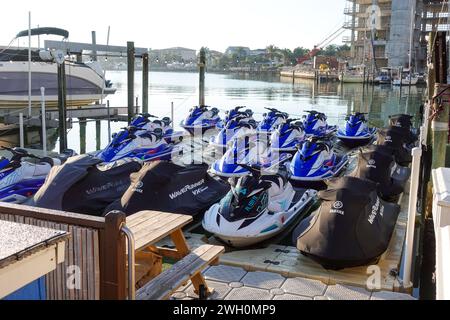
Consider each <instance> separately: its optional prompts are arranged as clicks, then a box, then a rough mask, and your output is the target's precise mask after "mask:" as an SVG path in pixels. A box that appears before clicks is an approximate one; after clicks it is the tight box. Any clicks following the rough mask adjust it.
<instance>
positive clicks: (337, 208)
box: [333, 201, 344, 210]
mask: <svg viewBox="0 0 450 320" xmlns="http://www.w3.org/2000/svg"><path fill="white" fill-rule="evenodd" d="M343 207H344V204H343V203H342V202H341V201H336V202H335V203H334V204H333V208H334V209H336V210H339V209H342V208H343Z"/></svg>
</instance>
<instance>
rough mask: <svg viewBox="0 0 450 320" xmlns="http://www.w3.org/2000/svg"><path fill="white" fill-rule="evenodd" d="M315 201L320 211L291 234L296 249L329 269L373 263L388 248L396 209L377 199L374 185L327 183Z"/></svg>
mask: <svg viewBox="0 0 450 320" xmlns="http://www.w3.org/2000/svg"><path fill="white" fill-rule="evenodd" d="M319 199H321V200H322V204H321V206H320V208H319V209H318V210H317V211H315V212H314V213H313V214H312V215H311V216H310V217H308V218H307V219H305V220H303V221H302V222H301V223H300V224H299V226H298V227H297V228H296V229H295V231H294V232H293V242H294V245H295V246H296V247H297V249H298V250H299V251H300V252H301V253H302V254H303V255H305V256H307V257H309V258H311V259H312V260H314V261H316V262H317V263H319V264H321V265H322V266H323V267H324V268H326V269H331V270H340V269H344V268H352V267H359V266H364V265H369V264H372V263H376V261H377V259H378V258H379V257H380V256H381V255H382V254H383V253H384V252H385V251H386V250H387V248H388V246H389V243H390V240H391V238H392V234H393V232H394V229H395V225H396V222H397V218H398V215H399V213H400V206H398V205H397V204H393V203H388V202H385V201H384V200H382V199H380V197H379V196H378V190H377V184H376V183H374V182H372V181H369V180H363V179H358V178H354V177H342V178H336V179H332V180H330V181H329V182H328V189H327V190H326V191H321V192H319Z"/></svg>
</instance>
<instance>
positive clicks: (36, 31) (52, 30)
mask: <svg viewBox="0 0 450 320" xmlns="http://www.w3.org/2000/svg"><path fill="white" fill-rule="evenodd" d="M43 34H51V35H56V36H61V37H64V38H68V37H69V31H67V30H64V29H59V28H51V27H45V28H34V29H31V35H32V36H39V35H43ZM27 36H28V29H27V30H24V31H21V32H19V33H18V34H17V35H16V38H21V37H27Z"/></svg>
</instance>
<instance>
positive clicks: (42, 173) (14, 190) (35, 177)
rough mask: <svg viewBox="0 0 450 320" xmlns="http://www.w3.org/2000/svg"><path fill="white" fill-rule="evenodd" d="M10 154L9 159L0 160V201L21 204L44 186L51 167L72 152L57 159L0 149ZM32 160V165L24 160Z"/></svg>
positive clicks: (21, 150) (22, 150) (5, 148)
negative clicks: (33, 161)
mask: <svg viewBox="0 0 450 320" xmlns="http://www.w3.org/2000/svg"><path fill="white" fill-rule="evenodd" d="M1 149H2V150H7V151H9V152H11V153H12V157H11V159H7V158H4V157H1V158H0V201H2V202H9V203H15V204H21V203H24V202H25V201H27V200H28V198H30V197H32V196H33V195H34V194H35V193H36V192H37V191H38V190H39V189H40V188H41V187H42V185H43V184H44V182H45V179H46V177H47V175H48V173H49V172H50V170H51V169H52V167H53V166H57V165H60V164H61V163H63V162H64V161H65V160H66V159H67V158H68V157H70V156H72V155H73V154H74V152H73V151H72V150H69V151H67V152H66V153H65V154H63V155H61V156H60V157H58V158H49V157H44V158H40V157H38V156H36V155H34V154H31V153H29V152H28V151H26V150H24V149H20V148H14V149H11V148H8V147H1ZM26 158H29V159H34V160H37V162H35V163H32V162H29V161H25V160H24V159H26Z"/></svg>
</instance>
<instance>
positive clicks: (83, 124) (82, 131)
mask: <svg viewBox="0 0 450 320" xmlns="http://www.w3.org/2000/svg"><path fill="white" fill-rule="evenodd" d="M78 124H79V125H80V154H85V153H86V118H79V119H78Z"/></svg>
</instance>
